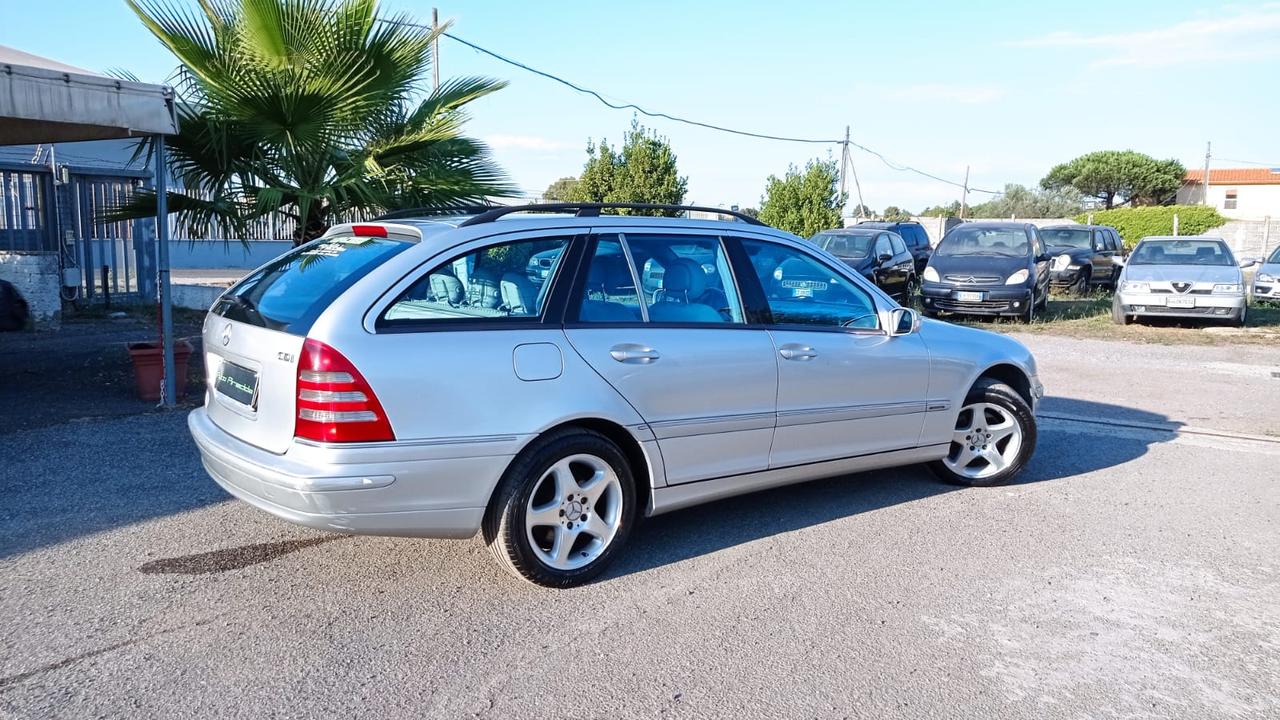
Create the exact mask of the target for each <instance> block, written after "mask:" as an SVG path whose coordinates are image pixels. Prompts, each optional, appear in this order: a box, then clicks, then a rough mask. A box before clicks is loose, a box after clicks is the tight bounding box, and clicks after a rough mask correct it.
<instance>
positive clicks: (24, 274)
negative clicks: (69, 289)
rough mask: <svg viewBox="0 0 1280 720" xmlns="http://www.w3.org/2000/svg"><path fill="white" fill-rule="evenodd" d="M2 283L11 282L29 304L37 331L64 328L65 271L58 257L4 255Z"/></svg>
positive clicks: (0, 263) (0, 256) (1, 257)
mask: <svg viewBox="0 0 1280 720" xmlns="http://www.w3.org/2000/svg"><path fill="white" fill-rule="evenodd" d="M0 280H8V281H9V282H11V283H13V286H14V287H15V288H17V290H18V294H19V295H21V296H22V299H24V300H26V301H27V306H28V307H29V308H30V311H31V323H32V325H33V326H34V327H35V329H36V330H57V329H58V328H59V327H61V325H62V296H61V294H60V291H61V289H62V271H61V270H60V268H59V267H58V255H57V253H38V252H31V253H29V252H0Z"/></svg>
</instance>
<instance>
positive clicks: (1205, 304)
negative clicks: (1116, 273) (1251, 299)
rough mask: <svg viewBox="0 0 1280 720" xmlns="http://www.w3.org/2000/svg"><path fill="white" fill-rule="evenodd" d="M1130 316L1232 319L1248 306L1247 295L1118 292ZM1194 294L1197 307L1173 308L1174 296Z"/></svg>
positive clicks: (1192, 297) (1118, 297) (1125, 310)
mask: <svg viewBox="0 0 1280 720" xmlns="http://www.w3.org/2000/svg"><path fill="white" fill-rule="evenodd" d="M1116 297H1117V299H1118V300H1119V301H1120V305H1121V307H1122V309H1123V311H1124V313H1125V314H1126V315H1136V316H1151V317H1179V318H1202V319H1206V320H1210V319H1214V318H1220V319H1221V318H1229V317H1232V316H1234V315H1238V314H1239V312H1240V309H1241V308H1243V307H1244V306H1245V297H1244V295H1190V296H1181V295H1173V294H1171V293H1125V292H1121V293H1118V294H1117V295H1116ZM1187 297H1190V298H1191V299H1192V300H1193V302H1194V303H1195V305H1194V306H1193V307H1170V306H1169V304H1168V300H1169V299H1170V298H1176V299H1185V298H1187Z"/></svg>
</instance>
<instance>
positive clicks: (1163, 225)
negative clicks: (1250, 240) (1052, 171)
mask: <svg viewBox="0 0 1280 720" xmlns="http://www.w3.org/2000/svg"><path fill="white" fill-rule="evenodd" d="M1089 215H1090V213H1080V214H1079V215H1077V216H1076V217H1075V221H1076V222H1080V223H1083V222H1088V220H1089ZM1092 215H1093V222H1094V223H1095V224H1097V225H1110V226H1111V227H1113V228H1115V229H1116V230H1118V231H1119V232H1120V237H1122V238H1124V244H1125V246H1127V247H1130V248H1132V247H1133V246H1134V245H1137V244H1138V241H1139V240H1141V239H1142V238H1144V237H1147V236H1148V235H1172V234H1173V216H1174V215H1177V216H1178V234H1179V235H1199V234H1200V233H1202V232H1205V231H1206V230H1212V229H1214V228H1216V227H1218V226H1220V225H1222V224H1223V223H1225V222H1226V221H1227V218H1225V217H1223V216H1221V215H1219V214H1218V211H1217V210H1215V209H1214V208H1211V207H1206V206H1204V205H1163V206H1158V207H1134V208H1116V209H1114V210H1095V211H1094V212H1093V213H1092Z"/></svg>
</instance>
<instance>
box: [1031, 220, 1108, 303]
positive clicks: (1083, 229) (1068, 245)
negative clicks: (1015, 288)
mask: <svg viewBox="0 0 1280 720" xmlns="http://www.w3.org/2000/svg"><path fill="white" fill-rule="evenodd" d="M1040 237H1041V238H1042V239H1044V243H1045V245H1046V246H1048V249H1049V255H1050V256H1052V257H1053V261H1052V264H1051V265H1050V268H1049V282H1050V284H1052V285H1053V286H1055V287H1062V288H1067V289H1068V290H1070V291H1071V292H1074V293H1076V294H1077V295H1083V294H1085V293H1086V292H1088V291H1089V289H1090V288H1094V287H1101V288H1106V289H1108V290H1114V289H1115V286H1116V280H1118V279H1119V278H1120V270H1121V269H1122V268H1123V267H1124V242H1123V241H1122V240H1121V239H1120V233H1118V232H1116V229H1115V228H1112V227H1108V226H1106V225H1050V226H1047V227H1042V228H1040Z"/></svg>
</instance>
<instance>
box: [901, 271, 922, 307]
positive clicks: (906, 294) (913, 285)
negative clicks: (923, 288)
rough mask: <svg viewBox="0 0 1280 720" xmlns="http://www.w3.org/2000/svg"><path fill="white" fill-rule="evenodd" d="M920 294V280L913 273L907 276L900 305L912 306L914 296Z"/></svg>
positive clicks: (914, 299)
mask: <svg viewBox="0 0 1280 720" xmlns="http://www.w3.org/2000/svg"><path fill="white" fill-rule="evenodd" d="M919 294H920V281H919V280H918V279H916V276H915V275H912V276H911V277H909V278H907V284H906V286H905V287H904V288H903V289H902V307H914V303H915V302H916V297H917V296H918V295H919Z"/></svg>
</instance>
